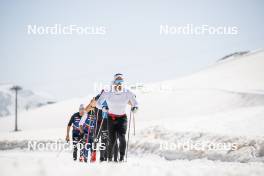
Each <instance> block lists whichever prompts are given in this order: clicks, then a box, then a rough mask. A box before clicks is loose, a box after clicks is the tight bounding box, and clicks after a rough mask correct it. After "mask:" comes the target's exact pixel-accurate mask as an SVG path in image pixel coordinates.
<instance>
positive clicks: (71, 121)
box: [68, 115, 74, 126]
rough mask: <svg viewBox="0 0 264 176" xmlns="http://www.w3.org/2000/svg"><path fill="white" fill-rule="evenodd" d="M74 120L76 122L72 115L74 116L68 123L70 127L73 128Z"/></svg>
mask: <svg viewBox="0 0 264 176" xmlns="http://www.w3.org/2000/svg"><path fill="white" fill-rule="evenodd" d="M73 120H74V116H73V115H72V116H71V119H70V121H69V123H68V126H72V123H73Z"/></svg>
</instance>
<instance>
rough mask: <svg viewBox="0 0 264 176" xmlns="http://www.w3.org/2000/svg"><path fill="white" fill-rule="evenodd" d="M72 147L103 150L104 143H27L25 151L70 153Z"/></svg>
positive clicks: (59, 141) (104, 147) (60, 141)
mask: <svg viewBox="0 0 264 176" xmlns="http://www.w3.org/2000/svg"><path fill="white" fill-rule="evenodd" d="M74 147H77V149H78V150H91V149H92V150H93V151H95V150H105V149H106V145H105V143H101V142H100V143H98V144H97V145H95V144H94V143H92V144H91V143H83V142H77V143H76V144H74V142H65V141H63V140H57V141H35V140H32V141H28V143H27V147H26V148H27V150H29V151H52V152H61V151H72V150H73V149H74Z"/></svg>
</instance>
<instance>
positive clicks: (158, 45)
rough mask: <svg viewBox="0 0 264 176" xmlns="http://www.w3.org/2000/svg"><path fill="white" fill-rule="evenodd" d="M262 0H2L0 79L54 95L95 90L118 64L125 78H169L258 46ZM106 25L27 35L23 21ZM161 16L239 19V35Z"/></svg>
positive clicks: (229, 22)
mask: <svg viewBox="0 0 264 176" xmlns="http://www.w3.org/2000/svg"><path fill="white" fill-rule="evenodd" d="M263 7H264V2H263V1H261V0H245V1H236V0H234V1H228V0H222V1H210V0H208V1H205V0H201V1H195V0H193V1H190V0H187V1H186V0H185V1H183V0H182V1H180V0H171V1H166V0H160V1H148V0H147V1H138V0H134V1H129V2H127V1H111V2H110V1H109V0H108V1H101V0H98V1H89V0H83V1H80V0H76V1H62V0H46V1H44V0H42V1H37V0H25V1H19V0H17V1H16V0H13V1H8V0H1V1H0V24H1V28H0V37H1V40H0V83H15V84H19V85H21V86H23V87H24V88H28V89H33V90H36V91H44V92H48V93H50V94H52V95H53V96H55V97H56V98H57V99H67V98H72V97H76V96H84V95H87V94H90V93H93V83H94V82H95V81H102V82H109V81H111V79H112V77H113V74H114V73H116V72H122V73H123V74H124V75H125V77H126V80H127V81H129V82H132V83H133V82H153V81H160V80H166V79H175V78H177V77H179V76H182V75H185V74H190V73H192V72H195V71H197V70H199V69H201V68H204V67H206V66H207V65H210V64H212V63H214V62H215V61H216V60H217V59H219V58H221V57H223V56H225V55H227V54H230V53H232V52H235V51H244V50H255V49H259V48H263V46H264V33H263V31H264V23H263V17H264V11H263ZM30 24H32V25H34V24H36V25H45V26H52V25H54V24H62V25H71V24H73V25H78V26H87V25H104V26H106V35H105V36H101V37H98V36H83V35H82V36H78V35H56V36H51V35H44V36H41V35H28V34H27V25H30ZM161 24H168V25H171V26H181V25H183V26H184V25H186V24H194V25H198V26H199V25H204V24H205V25H211V26H237V27H238V29H239V30H238V35H216V36H210V35H202V36H194V35H192V36H188V35H168V36H163V35H160V33H159V28H160V25H161Z"/></svg>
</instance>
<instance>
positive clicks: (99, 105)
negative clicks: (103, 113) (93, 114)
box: [96, 92, 106, 109]
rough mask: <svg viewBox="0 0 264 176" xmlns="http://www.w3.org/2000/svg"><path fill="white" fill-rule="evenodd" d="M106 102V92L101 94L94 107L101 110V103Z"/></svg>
mask: <svg viewBox="0 0 264 176" xmlns="http://www.w3.org/2000/svg"><path fill="white" fill-rule="evenodd" d="M105 101H106V92H103V93H102V94H101V96H100V97H99V99H98V100H97V101H96V107H97V108H98V109H102V108H103V103H104V102H105Z"/></svg>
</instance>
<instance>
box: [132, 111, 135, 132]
mask: <svg viewBox="0 0 264 176" xmlns="http://www.w3.org/2000/svg"><path fill="white" fill-rule="evenodd" d="M132 115H133V127H134V136H136V120H135V113H134V112H133V113H132Z"/></svg>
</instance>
